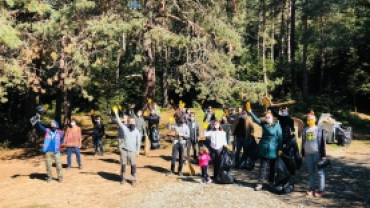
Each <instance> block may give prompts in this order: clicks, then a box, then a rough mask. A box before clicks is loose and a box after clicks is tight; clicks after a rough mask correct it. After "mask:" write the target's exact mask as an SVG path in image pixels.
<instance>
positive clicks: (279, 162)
mask: <svg viewBox="0 0 370 208" xmlns="http://www.w3.org/2000/svg"><path fill="white" fill-rule="evenodd" d="M290 177H291V176H290V173H289V170H288V168H287V167H286V165H285V163H284V161H283V159H282V158H281V157H277V158H276V162H275V185H280V184H284V182H286V181H288V180H290Z"/></svg>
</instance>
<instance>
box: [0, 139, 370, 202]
mask: <svg viewBox="0 0 370 208" xmlns="http://www.w3.org/2000/svg"><path fill="white" fill-rule="evenodd" d="M86 139H87V140H88V139H89V137H86ZM85 142H87V143H89V142H88V141H85ZM164 143H166V142H164ZM88 146H91V145H90V144H88ZM166 146H167V148H165V149H160V150H155V151H151V154H150V155H149V156H148V157H147V156H143V155H140V156H138V159H137V161H138V174H137V179H138V182H137V185H136V186H135V187H132V186H131V185H130V183H129V182H128V183H127V184H125V185H120V183H119V180H120V178H119V168H120V167H119V155H118V154H117V153H107V154H106V155H105V156H96V157H94V156H93V155H92V149H91V148H87V149H84V150H83V151H82V154H83V157H82V160H83V165H84V168H83V169H82V170H79V169H78V168H77V164H76V163H75V159H74V158H73V159H74V160H73V166H74V167H75V168H72V169H71V170H68V171H66V170H65V169H64V182H63V183H58V182H57V181H56V180H54V181H52V182H51V183H46V182H45V181H44V179H45V177H46V174H45V173H46V171H45V162H44V156H43V155H42V154H40V153H38V152H35V151H33V150H32V151H31V150H29V151H28V150H26V149H19V150H15V151H4V152H0V159H1V160H0V187H1V188H0V190H1V194H0V207H4V208H5V207H28V208H30V207H45V208H47V207H56V208H58V207H108V208H110V207H125V208H126V207H127V208H141V207H143V208H144V207H151V208H159V207H171V208H172V207H174V208H177V207H212V208H213V207H251V208H252V207H261V208H270V207H271V208H278V207H284V208H286V207H370V142H369V141H354V142H353V143H352V144H351V146H350V147H348V148H342V147H337V146H334V145H329V146H328V150H327V152H328V154H329V156H328V158H330V159H331V160H332V163H333V168H328V169H326V176H327V180H326V184H327V185H326V186H327V191H326V195H325V197H324V198H322V199H316V198H308V197H306V196H305V191H306V184H307V174H306V171H305V169H306V168H305V164H304V166H303V168H302V170H301V171H299V174H298V176H297V179H296V182H297V184H296V187H295V188H296V190H295V192H294V193H292V194H290V195H284V196H278V195H275V194H273V193H270V192H269V191H268V189H267V188H266V189H265V188H264V190H263V191H260V192H255V191H254V190H253V187H254V183H255V182H256V177H257V170H258V167H259V164H257V166H256V168H255V170H254V171H252V172H250V171H245V170H240V171H237V170H234V171H233V172H232V174H233V175H234V176H235V177H236V179H237V183H236V184H232V185H219V184H201V183H199V182H200V177H199V176H195V177H190V176H187V175H186V173H187V168H186V166H184V173H185V176H184V177H182V178H179V177H177V176H172V177H167V176H166V175H165V173H166V171H167V170H168V169H169V167H170V159H171V158H170V153H171V149H170V148H169V147H170V145H169V144H167V145H166ZM62 162H63V164H64V167H66V165H65V164H66V155H65V152H63V160H62ZM195 169H196V171H197V172H198V173H199V168H198V167H197V166H196V165H195ZM209 172H210V173H212V171H211V168H210V171H209ZM53 173H54V177H55V176H56V170H55V169H53ZM126 174H127V175H126V176H127V179H130V168H128V169H127V173H126ZM55 179H56V178H55Z"/></svg>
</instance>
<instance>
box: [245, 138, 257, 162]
mask: <svg viewBox="0 0 370 208" xmlns="http://www.w3.org/2000/svg"><path fill="white" fill-rule="evenodd" d="M247 144H248V148H247V156H248V157H250V158H251V159H252V160H254V161H256V160H258V158H259V154H258V144H257V142H256V138H254V137H250V138H249V139H248V143H247ZM243 154H244V153H243Z"/></svg>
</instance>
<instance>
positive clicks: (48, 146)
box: [37, 120, 64, 183]
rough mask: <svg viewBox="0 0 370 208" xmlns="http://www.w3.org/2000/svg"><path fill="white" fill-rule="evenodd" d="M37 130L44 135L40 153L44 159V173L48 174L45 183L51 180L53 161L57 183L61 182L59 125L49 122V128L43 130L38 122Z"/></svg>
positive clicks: (61, 137)
mask: <svg viewBox="0 0 370 208" xmlns="http://www.w3.org/2000/svg"><path fill="white" fill-rule="evenodd" d="M37 126H38V128H39V129H40V130H41V131H43V132H44V133H45V137H44V145H43V147H42V151H43V152H44V153H45V158H46V171H47V174H48V178H47V182H48V183H49V182H50V181H51V180H52V177H53V176H52V171H51V168H52V165H53V159H54V160H55V163H56V168H57V173H58V179H59V183H61V182H63V170H62V162H61V159H60V149H61V145H62V144H63V140H64V133H63V131H62V130H60V129H59V123H58V122H57V121H55V120H53V121H51V123H50V128H45V127H44V126H43V125H42V124H41V123H40V121H38V122H37Z"/></svg>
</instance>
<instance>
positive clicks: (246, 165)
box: [238, 157, 256, 171]
mask: <svg viewBox="0 0 370 208" xmlns="http://www.w3.org/2000/svg"><path fill="white" fill-rule="evenodd" d="M255 166H256V161H255V160H253V159H251V158H250V157H248V158H247V159H246V160H243V161H242V162H241V163H240V164H239V166H238V167H239V168H240V169H246V170H249V171H252V170H253V169H254V167H255Z"/></svg>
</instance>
